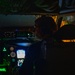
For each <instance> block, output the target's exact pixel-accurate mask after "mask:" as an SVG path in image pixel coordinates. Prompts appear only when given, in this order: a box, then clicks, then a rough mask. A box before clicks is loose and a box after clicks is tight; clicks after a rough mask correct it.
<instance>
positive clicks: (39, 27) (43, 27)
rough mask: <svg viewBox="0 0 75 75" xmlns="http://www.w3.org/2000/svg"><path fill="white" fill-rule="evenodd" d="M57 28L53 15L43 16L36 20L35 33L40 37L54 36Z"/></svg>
mask: <svg viewBox="0 0 75 75" xmlns="http://www.w3.org/2000/svg"><path fill="white" fill-rule="evenodd" d="M56 29H57V28H56V23H55V21H54V19H53V18H52V17H47V16H42V17H39V18H38V19H36V20H35V34H36V36H37V37H38V38H41V39H43V38H48V37H52V36H53V34H54V32H55V31H56Z"/></svg>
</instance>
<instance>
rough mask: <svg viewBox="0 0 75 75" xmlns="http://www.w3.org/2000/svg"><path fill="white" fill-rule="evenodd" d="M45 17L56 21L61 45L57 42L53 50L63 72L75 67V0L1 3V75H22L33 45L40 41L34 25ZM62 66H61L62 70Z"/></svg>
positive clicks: (34, 0) (26, 0)
mask: <svg viewBox="0 0 75 75" xmlns="http://www.w3.org/2000/svg"><path fill="white" fill-rule="evenodd" d="M42 15H46V16H50V17H52V18H53V19H54V21H55V22H56V25H57V32H56V33H55V36H54V37H55V38H56V40H57V41H58V42H59V43H56V44H55V43H54V45H52V46H53V47H52V49H53V50H54V51H55V50H56V51H55V54H58V55H57V56H56V57H55V58H57V59H58V62H60V61H61V62H60V63H61V64H62V65H61V64H60V65H61V67H62V69H61V70H63V68H64V67H65V66H66V67H65V69H68V71H70V68H72V67H73V66H74V57H75V55H74V53H75V51H74V50H75V0H19V1H18V0H11V1H10V0H7V1H6V0H0V75H19V69H20V68H21V66H22V64H23V62H24V61H25V57H26V53H27V52H28V48H29V46H30V45H32V44H34V43H36V42H38V41H40V39H38V38H37V36H36V35H35V32H34V25H35V23H34V22H35V20H36V19H37V18H39V17H41V16H42ZM48 54H49V52H48ZM50 54H51V53H50ZM50 54H49V57H50V58H51V55H52V54H51V55H50ZM52 56H53V55H52ZM60 57H62V58H60ZM62 59H63V60H62ZM59 60H60V61H59ZM63 61H65V62H66V63H65V65H64V64H63ZM71 61H72V62H71ZM68 62H69V63H68ZM70 64H71V65H72V64H73V65H72V66H71V65H70ZM60 65H59V66H57V67H58V68H61V67H60ZM58 68H57V70H59V69H58ZM49 69H51V68H50V67H49ZM49 69H48V70H49ZM57 70H56V71H57ZM72 70H74V69H72ZM63 71H64V70H63ZM68 71H65V72H67V73H69V72H68ZM60 72H62V71H60ZM72 73H74V71H72ZM34 75H36V74H35V73H34ZM47 75H48V74H47ZM60 75H63V73H60ZM65 75H67V74H65Z"/></svg>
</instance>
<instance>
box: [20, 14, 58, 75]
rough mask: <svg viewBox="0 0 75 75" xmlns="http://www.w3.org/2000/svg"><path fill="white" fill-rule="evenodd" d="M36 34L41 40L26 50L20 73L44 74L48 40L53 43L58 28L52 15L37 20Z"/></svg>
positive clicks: (24, 74)
mask: <svg viewBox="0 0 75 75" xmlns="http://www.w3.org/2000/svg"><path fill="white" fill-rule="evenodd" d="M34 28H35V35H36V36H37V38H39V40H40V41H38V42H36V43H33V44H32V45H31V46H30V47H29V49H28V51H27V52H26V58H25V61H24V63H23V65H22V67H21V68H20V71H19V74H20V75H22V74H23V75H43V74H44V72H45V68H46V65H45V64H46V62H45V60H46V45H45V44H46V42H49V43H53V42H54V41H55V39H54V38H53V35H54V33H55V32H56V30H57V26H56V23H55V21H54V19H53V18H52V17H48V16H45V15H43V16H41V17H39V18H38V19H36V20H35V26H34Z"/></svg>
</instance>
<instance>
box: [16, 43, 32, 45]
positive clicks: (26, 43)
mask: <svg viewBox="0 0 75 75" xmlns="http://www.w3.org/2000/svg"><path fill="white" fill-rule="evenodd" d="M17 45H19V46H30V45H31V43H17Z"/></svg>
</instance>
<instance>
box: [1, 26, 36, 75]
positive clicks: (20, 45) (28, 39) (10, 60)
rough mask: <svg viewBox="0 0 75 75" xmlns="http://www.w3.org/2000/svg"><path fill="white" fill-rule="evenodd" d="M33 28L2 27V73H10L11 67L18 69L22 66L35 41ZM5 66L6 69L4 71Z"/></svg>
mask: <svg viewBox="0 0 75 75" xmlns="http://www.w3.org/2000/svg"><path fill="white" fill-rule="evenodd" d="M32 28H33V27H3V28H0V58H1V60H0V73H1V72H2V75H4V74H3V72H7V74H8V73H9V72H10V71H9V70H10V69H14V68H15V67H16V68H17V69H18V68H20V67H21V66H22V64H23V62H24V60H25V57H26V53H27V52H28V48H29V46H30V45H31V44H32V43H34V38H35V35H34V34H33V32H32ZM30 29H31V30H30ZM3 68H5V70H6V71H3V70H2V69H3ZM15 71H16V70H15ZM11 73H13V71H12V72H11ZM8 75H9V74H8Z"/></svg>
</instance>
